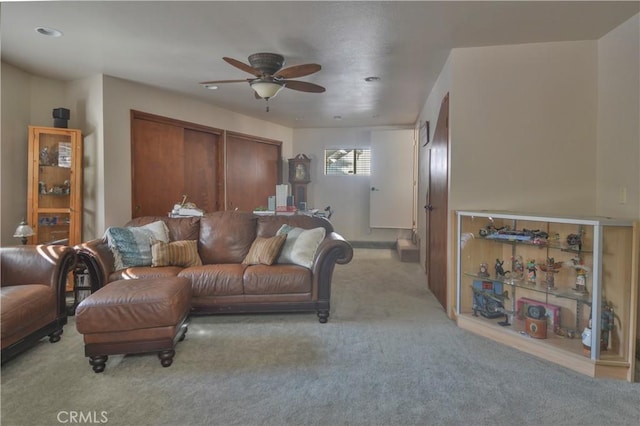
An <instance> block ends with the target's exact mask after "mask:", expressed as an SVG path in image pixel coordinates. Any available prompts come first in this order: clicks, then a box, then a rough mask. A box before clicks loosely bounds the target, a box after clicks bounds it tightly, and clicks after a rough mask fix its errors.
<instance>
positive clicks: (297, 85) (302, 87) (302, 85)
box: [283, 80, 326, 93]
mask: <svg viewBox="0 0 640 426" xmlns="http://www.w3.org/2000/svg"><path fill="white" fill-rule="evenodd" d="M283 83H284V87H285V88H287V89H293V90H297V91H299V92H311V93H322V92H324V91H325V90H326V89H325V88H324V87H322V86H318V85H317V84H313V83H309V82H306V81H296V80H283Z"/></svg>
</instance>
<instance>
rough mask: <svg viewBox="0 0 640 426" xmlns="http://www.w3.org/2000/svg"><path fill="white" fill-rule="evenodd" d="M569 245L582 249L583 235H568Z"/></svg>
mask: <svg viewBox="0 0 640 426" xmlns="http://www.w3.org/2000/svg"><path fill="white" fill-rule="evenodd" d="M567 245H568V246H569V247H575V246H577V248H578V250H582V237H581V236H580V235H579V234H569V235H567Z"/></svg>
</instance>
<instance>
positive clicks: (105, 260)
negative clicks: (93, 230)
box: [74, 238, 115, 291]
mask: <svg viewBox="0 0 640 426" xmlns="http://www.w3.org/2000/svg"><path fill="white" fill-rule="evenodd" d="M74 248H75V250H76V253H77V255H78V260H79V261H80V262H82V263H84V265H85V266H86V267H87V272H88V273H89V280H90V282H91V290H92V291H96V290H98V289H99V288H101V287H103V286H105V285H106V284H107V283H108V282H109V275H111V273H112V272H113V271H114V270H115V259H114V257H113V253H111V250H110V249H109V246H108V245H107V241H106V240H105V239H104V238H98V239H95V240H91V241H87V242H85V243H82V244H78V245H77V246H75V247H74Z"/></svg>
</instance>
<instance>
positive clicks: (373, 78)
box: [364, 76, 380, 83]
mask: <svg viewBox="0 0 640 426" xmlns="http://www.w3.org/2000/svg"><path fill="white" fill-rule="evenodd" d="M364 81H366V82H367V83H372V82H374V81H380V77H375V76H373V77H365V79H364Z"/></svg>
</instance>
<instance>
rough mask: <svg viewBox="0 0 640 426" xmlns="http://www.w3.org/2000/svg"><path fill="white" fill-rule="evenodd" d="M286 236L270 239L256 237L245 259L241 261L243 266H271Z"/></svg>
mask: <svg viewBox="0 0 640 426" xmlns="http://www.w3.org/2000/svg"><path fill="white" fill-rule="evenodd" d="M286 239H287V236H286V235H276V236H275V237H271V238H262V237H257V238H256V239H255V240H254V241H253V243H252V244H251V248H250V249H249V253H248V254H247V257H245V258H244V260H243V261H242V264H243V265H258V264H262V265H273V262H275V261H276V259H277V258H278V255H279V254H280V249H282V245H283V244H284V242H285V241H286Z"/></svg>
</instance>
